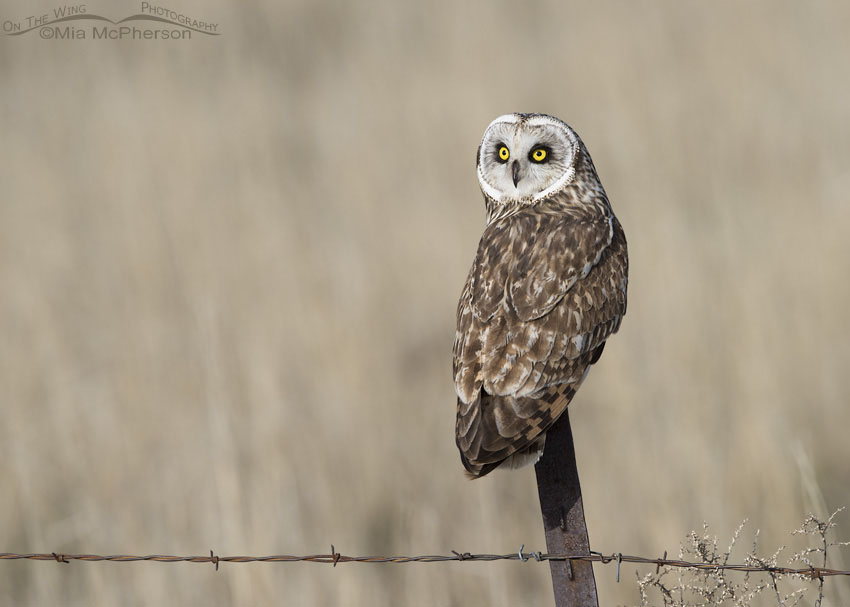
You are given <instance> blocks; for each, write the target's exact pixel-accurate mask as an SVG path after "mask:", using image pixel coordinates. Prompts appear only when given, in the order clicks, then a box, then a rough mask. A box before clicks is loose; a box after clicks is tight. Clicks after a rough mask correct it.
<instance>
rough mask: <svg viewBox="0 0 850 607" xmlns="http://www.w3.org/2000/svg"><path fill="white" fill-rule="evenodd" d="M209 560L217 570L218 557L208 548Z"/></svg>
mask: <svg viewBox="0 0 850 607" xmlns="http://www.w3.org/2000/svg"><path fill="white" fill-rule="evenodd" d="M210 562H211V563H212V564H213V565H215V570H216V571H218V557H217V556H216V555H215V554H214V553H213V551H212V550H210Z"/></svg>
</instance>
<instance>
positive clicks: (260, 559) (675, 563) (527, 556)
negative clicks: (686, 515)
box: [0, 545, 850, 581]
mask: <svg viewBox="0 0 850 607" xmlns="http://www.w3.org/2000/svg"><path fill="white" fill-rule="evenodd" d="M524 548H525V545H523V546H521V547H520V549H519V550H518V551H517V552H513V553H510V554H472V553H470V552H458V551H456V550H452V551H451V554H450V555H449V554H435V555H424V556H346V555H344V554H340V553H339V552H337V551H336V549H335V547H334V546H333V545H331V552H330V553H329V554H311V555H307V556H292V555H288V554H276V555H271V556H218V555H216V554H215V553H214V551H212V550H210V554H209V556H173V555H166V554H149V555H145V556H138V555H130V554H112V555H100V554H63V553H58V552H49V553H32V554H17V553H13V552H0V560H6V561H9V560H19V559H25V560H31V561H56V562H59V563H70V562H72V561H82V562H95V561H110V562H117V563H132V562H139V561H153V562H157V563H211V564H213V565H215V568H216V571H218V566H219V564H220V563H294V562H308V563H323V564H328V565H333V566H334V567H336V566H337V565H338V564H339V563H442V562H451V561H521V562H523V563H525V562H527V561H537V562H542V561H589V562H592V563H601V564H603V565H607V564H609V563H616V565H617V581H619V580H620V565H621V564H622V563H637V564H642V565H655V566H656V572H658V571H659V570H660V569H661V567H676V568H680V569H702V570H710V571H719V570H726V571H742V572H747V573H759V572H760V573H773V574H780V575H800V576H807V577H811V578H812V579H821V580H823V579H824V578H826V577H832V576H838V575H843V576H850V571H842V570H839V569H829V568H826V567H806V568H801V569H795V568H792V567H769V566H755V565H729V564H722V563H699V562H690V561H684V560H680V559H668V558H667V553H666V552H665V553H664V556H663V557H662V558H648V557H643V556H631V555H628V554H622V553H614V554H611V555H604V554H602V553H599V552H593V553H592V554H589V555H586V554H585V555H573V554H547V553H543V552H523V549H524Z"/></svg>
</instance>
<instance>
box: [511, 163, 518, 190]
mask: <svg viewBox="0 0 850 607" xmlns="http://www.w3.org/2000/svg"><path fill="white" fill-rule="evenodd" d="M511 173H512V174H513V178H514V187H516V184H518V183H519V162H517V161H516V160H514V161H513V162H512V163H511Z"/></svg>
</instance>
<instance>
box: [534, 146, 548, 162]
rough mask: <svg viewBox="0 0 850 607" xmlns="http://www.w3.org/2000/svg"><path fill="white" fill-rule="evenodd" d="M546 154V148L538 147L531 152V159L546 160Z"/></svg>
mask: <svg viewBox="0 0 850 607" xmlns="http://www.w3.org/2000/svg"><path fill="white" fill-rule="evenodd" d="M546 156H547V154H546V150H544V149H543V148H537V149H536V150H534V151H533V152H531V159H532V160H533V161H534V162H543V161H544V160H546Z"/></svg>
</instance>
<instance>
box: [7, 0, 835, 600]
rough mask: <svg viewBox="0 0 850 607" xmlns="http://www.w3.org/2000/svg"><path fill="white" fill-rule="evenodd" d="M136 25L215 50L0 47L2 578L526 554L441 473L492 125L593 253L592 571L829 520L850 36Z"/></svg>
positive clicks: (523, 526) (629, 588) (452, 591)
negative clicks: (538, 169)
mask: <svg viewBox="0 0 850 607" xmlns="http://www.w3.org/2000/svg"><path fill="white" fill-rule="evenodd" d="M168 6H169V7H170V8H173V9H175V10H180V11H181V12H185V13H187V14H191V15H195V16H197V17H198V18H205V19H207V20H209V21H217V22H218V23H220V28H221V31H222V32H223V35H222V36H220V37H218V38H208V37H203V36H200V35H198V36H195V37H193V39H192V40H191V41H184V42H167V43H166V42H157V41H135V42H133V41H116V42H109V41H92V40H88V41H46V40H41V39H39V38H38V36H37V35H36V34H33V35H29V36H23V37H16V38H10V37H6V36H2V35H0V82H2V84H0V141H2V145H0V186H2V200H0V319H2V320H0V399H2V425H0V487H2V496H3V500H2V503H3V506H2V508H3V518H2V522H0V551H17V552H41V551H46V552H51V551H57V552H94V553H101V554H104V553H105V554H110V553H118V552H130V553H135V554H148V553H166V554H206V553H208V551H209V550H210V549H211V548H212V549H215V551H216V553H217V554H254V555H260V554H278V553H288V554H311V553H317V552H327V551H328V550H329V548H330V544H331V543H332V542H333V543H334V544H335V546H336V547H337V549H338V550H340V551H341V552H343V553H345V554H386V553H389V554H431V553H447V552H448V551H449V550H451V549H456V550H464V551H471V552H511V551H515V550H517V549H518V548H519V546H520V544H525V545H526V549H533V550H538V549H543V548H544V547H545V543H544V538H543V532H542V524H541V521H540V517H539V511H538V502H537V494H536V489H535V484H534V474H533V472H532V471H531V470H525V471H523V472H520V473H515V474H494V475H491V476H490V477H487V478H486V479H484V480H482V481H480V482H474V483H471V482H468V481H466V480H465V479H464V477H463V475H462V473H461V470H462V468H461V465H460V461H459V459H458V457H457V453H456V449H455V446H454V443H453V432H454V407H455V404H454V391H453V386H452V383H451V372H450V368H451V344H452V339H453V336H454V311H455V305H456V302H457V297H458V295H459V293H460V289H461V286H462V283H463V280H464V278H465V276H466V273H467V271H468V268H469V265H470V263H471V261H472V256H473V254H474V251H475V247H476V244H477V241H478V238H479V236H480V233H481V231H482V229H483V223H484V212H483V203H482V200H481V194H480V192H479V190H478V186H477V182H476V179H475V173H474V163H473V155H474V152H475V149H476V147H477V145H478V141H479V139H480V136H481V134H482V133H483V130H484V128H485V127H486V126H487V124H488V123H489V121H490V120H491V119H492V118H494V117H495V116H497V115H499V114H502V113H505V112H509V111H541V112H547V113H551V114H555V115H557V116H559V117H561V118H563V119H564V120H566V121H567V122H569V123H570V124H572V125H573V126H574V127H575V128H576V130H577V131H578V132H579V133H580V135H581V136H582V138H583V139H584V141H585V143H586V144H587V146H588V148H589V149H590V152H591V154H592V155H593V158H594V160H595V163H596V166H597V168H598V170H599V173H600V176H601V178H602V181H603V183H604V184H605V186H606V189H607V191H608V194H609V196H610V198H611V200H612V203H613V205H614V208H615V211H616V212H617V214H618V216H619V218H620V220H621V222H622V223H623V225H624V227H625V229H626V234H627V236H628V239H629V248H630V257H631V267H632V270H631V282H630V301H629V312H628V315H627V316H626V319H625V321H624V324H623V328H622V330H621V332H620V333H619V334H618V335H617V336H616V337H615V339H614V340H613V341H612V342H611V343H610V344H609V345H608V347H607V348H606V351H605V355H604V356H603V358H602V361H601V363H600V364H599V365H597V367H596V368H595V369H594V371H593V373H591V375H590V379H589V380H588V382H587V383H586V384H585V386H584V387H583V388H582V390H581V391H580V392H579V395H578V396H577V398H576V400H575V401H574V403H573V406H572V408H571V419H572V422H573V430H574V432H575V433H576V446H577V452H578V458H579V470H580V473H581V476H582V484H583V489H584V495H585V497H584V499H585V510H586V512H587V515H588V526H589V530H590V537H591V543H592V545H593V546H594V548H595V549H596V550H600V551H602V552H607V553H610V552H612V551H622V552H624V553H630V554H641V555H646V556H656V555H660V554H661V553H662V552H663V551H664V550H668V551H670V554H674V553H676V552H677V550H678V545H679V542H680V540H681V539H682V538H683V537H684V535H685V534H686V533H687V532H688V531H690V530H691V529H693V528H698V527H700V526H701V524H702V522H703V521H704V520H707V521H709V522H710V523H711V524H712V528H713V529H715V530H717V531H718V532H719V533H721V535H722V534H723V533H728V534H731V533H732V531H733V530H734V528H735V527H736V526H737V524H738V523H739V522H740V521H741V520H742V519H743V518H745V517H749V518H750V519H751V520H752V524H753V526H754V527H759V528H761V530H762V534H761V542H762V543H763V545H764V546H765V551H766V552H768V553H770V552H773V550H774V549H775V547H777V546H778V545H780V544H784V543H788V542H789V541H791V538H790V536H788V532H789V531H790V530H791V529H793V528H795V527H796V526H798V524H799V522H800V521H801V520H802V518H803V516H804V515H805V513H806V512H808V511H810V510H811V511H814V512H816V513H818V514H824V513H825V511H826V510H831V509H834V508H836V507H837V506H840V505H850V468H848V458H849V457H850V447H848V439H847V434H848V427H850V407H848V399H850V373H848V367H850V340H848V334H849V333H850V326H848V320H847V314H848V308H850V285H848V277H850V241H849V240H848V231H850V204H848V195H847V191H848V189H850V103H848V99H850V74H849V73H848V66H850V37H848V36H847V31H848V27H850V5H848V4H846V3H844V4H841V3H819V2H814V3H805V4H803V3H798V2H792V1H790V0H789V1H785V2H758V3H745V4H739V3H732V2H729V3H696V2H681V1H675V2H674V1H672V0H671V1H667V2H657V3H653V4H649V3H630V2H597V3H555V2H552V3H539V4H534V5H531V4H519V3H509V2H488V3H484V2H458V3H448V2H445V3H436V4H431V3H409V4H402V3H399V2H395V1H389V0H386V1H377V2H371V3H370V4H369V6H367V5H365V4H361V3H342V2H339V3H336V4H316V3H312V2H307V1H304V2H285V3H273V2H254V3H244V4H242V3H240V4H239V5H238V6H237V4H236V3H224V2H221V1H215V2H199V1H193V2H188V1H186V2H179V3H178V2H175V3H173V4H170V5H168ZM36 7H43V8H45V9H47V10H50V9H52V8H53V7H54V5H53V4H50V3H49V2H44V1H43V0H39V1H38V2H36V3H23V2H6V3H4V5H3V8H2V13H3V14H2V15H0V20H4V19H10V18H15V19H18V18H21V17H23V16H25V15H28V14H35V13H37V12H38V10H37V8H36ZM136 9H137V7H136V6H135V5H133V6H131V5H129V4H128V5H127V6H126V7H124V8H120V7H118V6H117V5H111V4H108V3H102V4H99V5H94V4H91V3H89V4H88V10H89V12H100V13H103V14H107V15H109V16H112V17H114V18H119V17H123V16H125V13H126V14H130V13H131V12H133V11H135V10H136ZM839 523H843V526H844V527H843V528H844V535H843V538H844V539H850V514H848V515H845V516H844V517H843V520H842V518H841V517H839ZM847 562H848V564H850V558H848V559H847ZM833 564H835V565H838V562H834V563H833ZM622 577H623V580H622V581H621V583H620V584H619V585H618V584H616V583H615V582H614V570H613V569H612V568H610V567H608V568H601V569H598V570H597V582H598V586H599V593H600V600H601V602H602V604H603V605H615V604H629V605H631V604H635V603H637V602H638V596H637V590H636V585H635V584H634V583H633V579H634V569H633V568H630V567H626V566H625V565H624V567H623V575H622ZM827 584H828V587H829V588H830V589H831V593H832V594H831V595H830V597H831V598H830V600H831V601H832V602H831V603H830V604H832V605H837V604H839V602H838V599H837V598H835V597H836V596H837V595H836V591H837V589H838V588H839V587H840V586H841V585H842V584H844V585H845V587H846V582H844V581H840V580H829V581H828V582H827ZM550 601H551V587H550V581H549V571H548V567H547V566H545V565H543V566H541V565H537V564H535V563H529V564H525V565H520V564H517V563H493V564H484V563H464V564H459V563H449V564H431V565H427V564H417V565H405V566H398V565H386V566H374V565H369V566H366V565H363V566H359V565H344V566H343V565H341V566H339V567H336V568H331V567H327V566H323V565H312V564H307V563H305V564H292V565H265V564H254V565H226V564H225V565H223V566H222V567H221V571H219V572H218V573H216V572H215V571H214V569H213V567H212V566H207V565H204V566H201V565H189V564H183V565H162V564H156V563H144V564H133V565H123V564H112V563H97V564H81V563H75V564H71V565H62V566H58V565H55V564H50V563H35V562H3V563H0V603H2V604H4V605H13V604H14V605H48V604H63V605H117V604H121V605H142V604H175V605H176V604H184V605H199V604H206V605H230V604H241V605H252V604H253V605H259V604H269V603H272V602H275V603H278V604H291V605H346V606H348V605H351V606H358V605H367V604H368V605H412V606H431V605H434V606H442V605H453V606H454V605H458V606H460V605H494V606H496V605H510V606H512V607H516V606H522V605H546V604H549V602H550Z"/></svg>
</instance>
